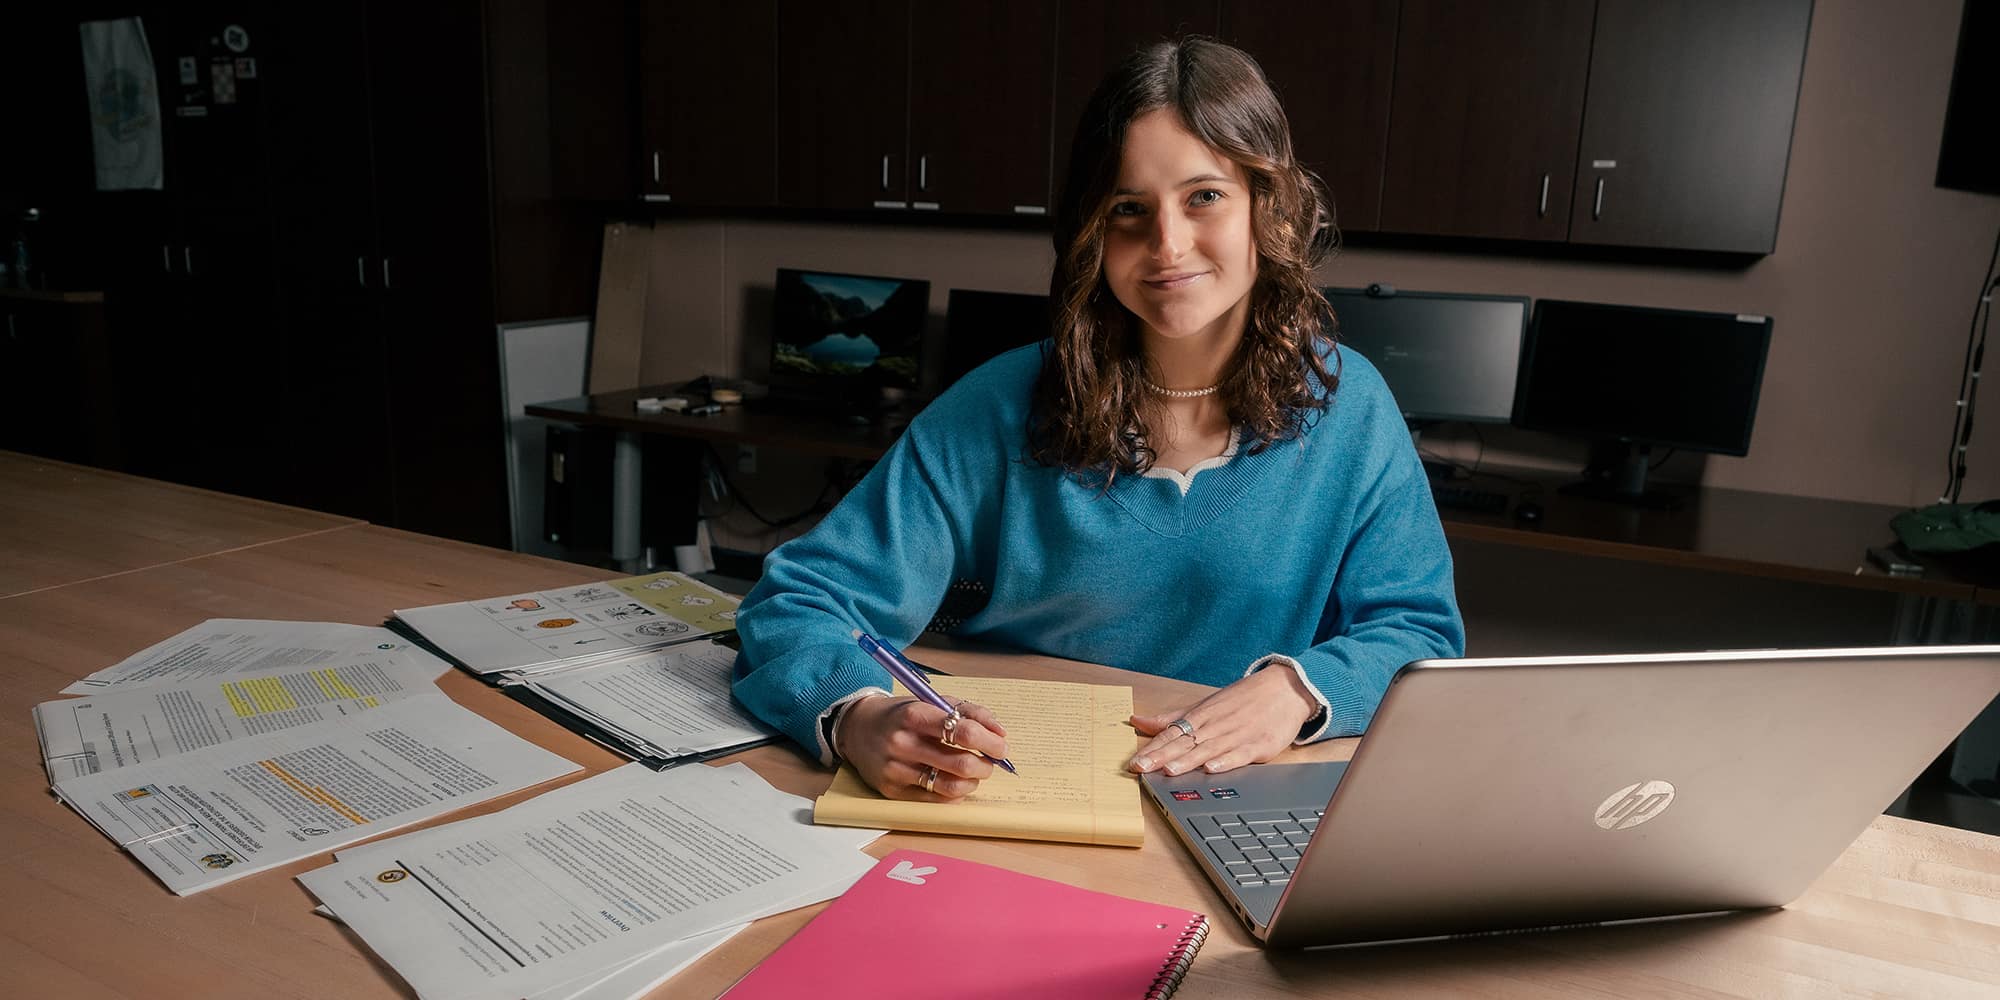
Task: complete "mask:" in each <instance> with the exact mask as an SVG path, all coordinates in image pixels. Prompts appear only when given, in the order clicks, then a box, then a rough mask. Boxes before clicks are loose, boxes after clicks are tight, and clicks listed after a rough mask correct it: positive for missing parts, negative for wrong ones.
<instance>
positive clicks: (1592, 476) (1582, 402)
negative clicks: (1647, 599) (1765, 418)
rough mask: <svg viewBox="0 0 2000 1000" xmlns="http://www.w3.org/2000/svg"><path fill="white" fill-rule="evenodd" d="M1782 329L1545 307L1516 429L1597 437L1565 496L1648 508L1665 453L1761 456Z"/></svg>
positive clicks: (1666, 498)
mask: <svg viewBox="0 0 2000 1000" xmlns="http://www.w3.org/2000/svg"><path fill="white" fill-rule="evenodd" d="M1770 346H1771V319H1770V317H1768V316H1750V315H1741V314H1737V313H1710V312H1690V311H1687V310H1682V309H1645V308H1640V307H1637V306H1619V305H1606V304H1602V303H1595V302H1565V301H1559V300H1554V299H1543V300H1541V301H1539V302H1537V303H1535V319H1534V323H1533V324H1532V325H1531V326H1530V327H1529V330H1528V343H1527V347H1526V349H1525V350H1524V351H1523V353H1522V360H1521V389H1520V395H1519V402H1518V406H1517V407H1516V410H1515V415H1514V423H1515V424H1517V425H1518V426H1520V427H1523V428H1526V429H1528V430H1536V431H1550V432H1554V433H1557V434H1567V435H1571V436H1577V437H1584V438H1589V439H1591V440H1592V441H1593V442H1594V443H1595V444H1594V447H1593V449H1592V456H1591V461H1590V465H1589V467H1588V468H1587V469H1585V472H1584V477H1585V481H1584V482H1582V483H1577V484H1575V485H1573V486H1569V487H1565V488H1564V492H1566V493H1570V494H1574V495H1583V496H1592V497H1598V498H1600V499H1606V500H1615V501H1619V502H1623V503H1632V504H1638V505H1641V506H1647V507H1666V508H1671V507H1677V506H1679V505H1680V504H1679V496H1678V495H1677V494H1675V493H1674V492H1672V491H1668V490H1649V489H1647V487H1646V473H1647V471H1648V464H1649V462H1650V461H1651V459H1650V457H1649V456H1650V453H1651V451H1652V449H1653V448H1654V447H1656V446H1657V447H1665V448H1685V449H1688V450H1690V451H1703V452H1713V453H1716V454H1722V455H1745V454H1748V453H1749V451H1750V427H1751V423H1752V422H1753V421H1754V420H1755V419H1756V416H1757V393H1758V390H1759V389H1760V388H1761V387H1762V385H1763V382H1764V357H1765V354H1766V353H1767V352H1768V351H1769V349H1770Z"/></svg>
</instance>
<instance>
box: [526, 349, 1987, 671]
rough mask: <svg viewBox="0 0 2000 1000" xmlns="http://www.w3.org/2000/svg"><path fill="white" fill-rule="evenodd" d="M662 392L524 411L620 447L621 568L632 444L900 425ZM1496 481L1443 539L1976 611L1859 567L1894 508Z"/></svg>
mask: <svg viewBox="0 0 2000 1000" xmlns="http://www.w3.org/2000/svg"><path fill="white" fill-rule="evenodd" d="M671 394H672V388H671V387H668V386H655V387H651V388H644V389H628V390H624V391H622V392H609V393H602V394H599V395H595V396H585V397H579V398H576V399H562V400H553V401H550V402H545V403H536V404H534V405H532V406H529V407H527V413H528V415H529V416H533V417H541V418H543V419H546V420H555V421H562V422H567V423H572V424H576V425H579V426H582V427H594V428H599V429H603V430H608V431H611V432H613V433H615V434H616V435H617V436H618V449H619V450H618V454H619V459H618V461H617V463H616V464H615V465H614V467H613V479H614V484H613V487H612V490H613V494H614V497H615V499H614V503H613V509H612V517H613V522H614V524H613V532H612V533H613V538H614V545H613V549H612V554H613V556H614V557H615V558H619V559H621V560H635V559H636V558H637V557H638V555H639V545H638V537H639V527H638V521H639V514H638V512H639V504H640V499H639V475H638V441H639V437H640V435H664V436H667V437H671V438H676V439H680V440H684V441H687V442H690V443H691V444H693V443H700V442H713V443H716V444H747V445H758V446H767V447H771V448H781V449H785V450H788V451H794V452H798V453H800V454H805V455H812V456H825V457H831V458H854V459H874V458H880V457H881V456H882V453H883V452H884V451H886V450H888V447H889V445H891V444H893V443H895V440H896V438H897V436H898V435H900V434H901V433H902V430H903V428H904V427H905V426H907V425H908V423H909V420H910V416H911V414H908V413H898V414H895V415H893V416H892V417H890V418H889V419H887V420H884V421H882V422H880V423H875V424H868V425H864V426H859V427H857V426H853V425H849V424H844V423H841V422H840V421H839V420H837V419H834V418H825V419H820V418H814V417H811V416H806V415H801V414H797V413H786V412H782V411H771V410H764V409H759V408H757V407H756V405H755V404H750V405H748V406H732V407H729V408H728V409H725V410H723V412H721V413H719V414H715V415H713V416H706V417H691V416H685V415H682V414H678V413H658V414H644V413H640V412H638V411H637V409H635V408H634V405H633V404H634V403H635V402H637V401H638V400H639V399H640V398H641V397H645V396H664V395H671ZM690 454H691V455H692V454H696V453H695V452H692V451H691V452H690ZM1500 471H1502V472H1505V473H1506V474H1507V475H1508V476H1510V477H1513V478H1516V479H1519V480H1522V481H1521V482H1518V483H1515V484H1514V485H1511V486H1509V487H1507V490H1506V491H1507V492H1509V493H1513V494H1517V495H1519V494H1523V493H1532V494H1534V497H1535V501H1536V502H1537V503H1539V504H1541V505H1542V507H1543V508H1544V510H1545V514H1544V516H1543V518H1542V521H1541V522H1540V523H1539V524H1537V525H1533V526H1525V525H1522V524H1520V523H1519V522H1516V521H1515V520H1514V519H1513V518H1512V517H1511V516H1509V515H1508V514H1506V513H1500V514H1479V513H1473V512H1470V511H1466V510H1459V509H1452V508H1447V509H1444V510H1442V511H1440V514H1441V516H1442V517H1443V519H1444V530H1445V534H1446V536H1448V537H1450V538H1453V539H1465V540H1468V541H1479V542H1491V543H1495V544H1500V545H1511V546H1516V547H1520V548H1532V549H1543V550H1548V551H1554V552H1566V553H1571V554H1575V555H1587V556H1596V557H1600V558H1606V559H1618V560H1624V561H1628V562H1639V563H1650V564H1654V565H1660V566H1678V567H1683V568H1688V569H1699V570H1706V571H1712V572H1721V573H1735V574H1742V575H1748V576H1761V577H1768V578H1773V579H1782V580H1794V581H1799V582H1804V583H1816V584H1825V585H1828V586H1836V587H1860V588H1865V589H1871V590H1879V591H1886V592H1889V593H1893V594H1897V595H1899V596H1900V597H1904V598H1908V600H1907V601H1906V602H1905V605H1906V609H1905V610H1904V611H1903V612H1902V613H1901V614H1900V615H1899V617H1900V618H1902V619H1904V623H1902V624H1899V626H1898V632H1899V636H1898V638H1899V639H1902V640H1904V641H1917V640H1919V639H1928V640H1931V641H1936V640H1937V639H1940V638H1947V637H1962V635H1961V636H1947V635H1945V634H1944V631H1946V630H1949V629H1951V628H1954V627H1955V628H1958V629H1959V631H1960V632H1961V633H1962V631H1963V627H1964V624H1965V621H1964V617H1963V615H1959V617H1958V619H1956V620H1954V619H1953V618H1952V615H1951V610H1950V608H1949V606H1940V605H1937V604H1935V603H1933V604H1925V603H1922V602H1924V601H1931V602H1936V601H1947V602H1959V603H1960V604H1969V603H1971V602H1972V601H1974V599H1975V590H1976V588H1975V587H1974V585H1973V584H1972V583H1971V582H1969V581H1965V580H1962V579H1959V578H1956V577H1953V576H1950V575H1949V574H1946V573H1942V572H1938V573H1933V574H1929V575H1926V576H1924V577H1906V576H1890V575H1888V574H1886V573H1883V572H1882V571H1881V570H1879V569H1877V568H1876V567H1874V566H1872V565H1868V562H1867V559H1866V557H1865V553H1866V550H1867V548H1868V546H1871V545H1881V544H1886V543H1888V542H1890V541H1891V540H1892V539H1893V535H1892V534H1891V532H1890V530H1889V519H1890V518H1891V517H1894V516H1895V515H1896V514H1897V513H1900V512H1901V511H1902V509H1903V508H1900V507H1892V506H1888V505H1884V504H1870V503H1856V502H1853V501H1846V500H1823V499H1818V498H1814V497H1794V496H1782V495H1779V494H1775V493H1753V492H1749V491H1746V490H1727V489H1713V488H1707V487H1702V488H1698V489H1695V490H1694V492H1693V495H1692V497H1691V498H1690V502H1689V503H1688V505H1687V506H1686V507H1685V508H1684V509H1682V510H1678V511H1657V510H1643V509H1640V508H1637V507H1623V506H1619V505H1616V504H1609V503H1603V502H1600V501H1594V500H1586V499H1579V498H1575V497H1565V496H1561V495H1560V494H1558V493H1557V492H1556V489H1557V487H1558V486H1560V485H1561V484H1562V483H1564V482H1566V481H1568V480H1570V479H1573V478H1575V477H1574V476H1559V475H1552V474H1549V473H1546V472H1522V471H1520V470H1500ZM697 479H698V477H696V476H693V475H690V476H689V483H688V489H690V490H693V489H697V488H698V486H697V483H696V480H697ZM618 539H625V540H626V542H625V547H623V548H621V547H620V546H619V543H618V542H617V541H616V540H618ZM626 568H629V569H634V570H636V569H637V568H638V567H637V566H636V565H628V566H627V567H626ZM1857 570H1859V572H1857ZM1992 603H1995V604H2000V596H1996V597H1994V598H1993V601H1992Z"/></svg>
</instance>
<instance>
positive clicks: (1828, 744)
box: [1217, 646, 2000, 947]
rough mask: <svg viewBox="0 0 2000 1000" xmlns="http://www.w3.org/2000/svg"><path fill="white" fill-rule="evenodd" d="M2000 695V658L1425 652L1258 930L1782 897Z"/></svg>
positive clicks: (1618, 912)
mask: <svg viewBox="0 0 2000 1000" xmlns="http://www.w3.org/2000/svg"><path fill="white" fill-rule="evenodd" d="M1996 693H2000V646H1963V647H1903V648H1886V649H1836V650H1785V651H1775V650H1774V651H1757V652H1724V653H1690V654H1664V655H1643V656H1617V657H1611V656H1589V657H1551V658H1546V659H1526V658H1510V659H1466V660H1424V661H1418V662H1416V663H1412V664H1410V665H1409V666H1407V667H1404V668H1403V670H1402V671H1401V672H1399V673H1398V674H1397V675H1396V677H1395V679H1394V680H1393V681H1392V682H1391V684H1390V687H1389V691H1388V694H1387V695H1386V696H1385V697H1384V699H1383V701H1382V705H1381V708H1380V709H1379V710H1378V712H1377V713H1376V716H1375V719H1374V722H1373V723H1372V724H1371V726H1370V728H1369V732H1368V735H1367V737H1366V738H1365V739H1363V740H1362V741H1361V745H1360V747H1359V749H1358V750H1357V751H1356V753H1355V756H1354V759H1353V760H1352V761H1351V762H1350V763H1349V766H1348V768H1347V771H1346V773H1345V775H1343V776H1342V777H1341V780H1340V783H1339V785H1338V787H1337V788H1336V789H1335V791H1334V793H1333V796H1332V798H1331V800H1330V801H1329V802H1328V803H1327V805H1326V808H1325V814H1324V816H1323V817H1322V818H1321V820H1320V823H1319V826H1318V830H1317V832H1316V834H1315V836H1314V837H1313V839H1312V841H1311V843H1310V845H1309V847H1308V849H1307V850H1306V851H1305V853H1304V856H1303V857H1302V858H1301V860H1300V861H1299V863H1298V865H1297V869H1296V871H1295V873H1294V874H1293V876H1292V879H1291V882H1290V883H1289V885H1287V886H1286V888H1285V892H1284V894H1283V896H1282V897H1281V898H1280V900H1279V904H1278V909H1277V912H1276V914H1275V915H1274V916H1273V918H1272V920H1271V923H1270V925H1269V928H1268V931H1267V932H1266V933H1265V934H1263V935H1261V936H1263V937H1264V938H1265V940H1266V942H1267V943H1268V944H1270V945H1272V946H1277V947H1301V946H1310V945H1326V944H1342V943H1357V942H1365V941H1386V940H1399V939H1409V938H1423V937H1434V936H1441V935H1453V934H1471V933H1482V932H1489V931H1497V930H1506V929H1515V928H1528V927H1549V926H1559V925H1572V924H1587V923H1600V922H1609V921H1618V920H1633V919H1644V918H1656V917H1667V916H1677V915H1686V914H1698V913H1711V912H1718V911H1725V910H1736V909H1746V908H1754V907H1769V906H1782V905H1784V904H1785V903H1788V902H1790V901H1791V900H1793V899H1795V898H1797V897H1798V895H1799V894H1800V893H1801V892H1803V891H1805V889H1806V887H1807V886H1808V885H1810V884H1811V883H1812V882H1813V880H1814V879H1816V878H1818V877H1819V874H1820V873H1821V872H1822V871H1824V870H1825V869H1826V867H1827V866H1828V865H1829V864H1831V863H1832V862H1833V861H1834V859H1835V858H1837V857H1838V856H1839V855H1840V854H1841V852H1842V851H1844V850H1846V848H1847V846H1848V844H1850V843H1851V842H1853V840H1854V838H1855V837H1857V836H1859V835H1860V833H1861V831H1862V830H1863V829H1864V828H1865V827H1866V826H1867V825H1868V824H1869V823H1870V822H1871V821H1872V820H1873V819H1874V818H1875V817H1876V816H1877V815H1879V814H1880V813H1881V812H1882V809H1883V808H1884V807H1886V806H1887V805H1888V804H1889V803H1890V802H1891V801H1893V800H1894V799H1895V797H1896V796H1897V795H1898V794H1900V793H1901V792H1902V791H1903V789H1904V788H1906V787H1907V786H1908V785H1909V784H1910V782H1911V781H1913V780H1914V779H1915V778H1916V777H1917V775H1918V774H1919V773H1921V772H1922V771H1923V769H1924V768H1925V766H1927V765H1928V764H1929V763H1930V762H1931V761H1932V760H1933V759H1934V758H1935V757H1936V756H1937V755H1938V753H1939V752H1940V751H1942V750H1943V749H1944V748H1945V747H1946V746H1947V745H1949V744H1950V743H1951V741H1952V740H1953V739H1954V738H1955V737H1957V735H1958V734H1959V733H1960V732H1961V731H1962V730H1963V729H1964V728H1965V726H1966V725H1967V724H1968V723H1969V722H1970V721H1971V720H1972V718H1973V716H1974V715H1976V714H1977V713H1978V712H1979V711H1980V709H1982V708H1983V707H1985V705H1986V704H1987V703H1988V702H1990V701H1991V700H1993V698H1994V696H1995V695H1996ZM1217 777H1218V778H1219V777H1221V776H1217Z"/></svg>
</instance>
